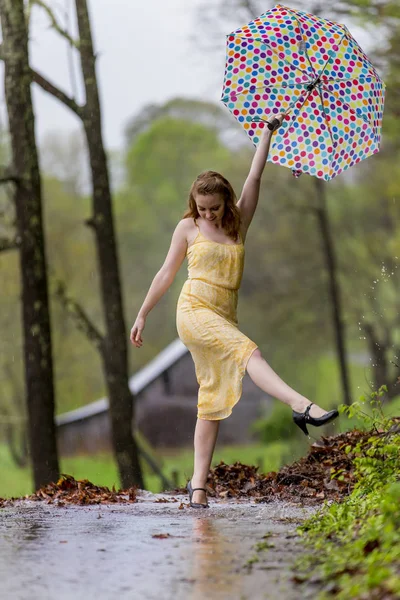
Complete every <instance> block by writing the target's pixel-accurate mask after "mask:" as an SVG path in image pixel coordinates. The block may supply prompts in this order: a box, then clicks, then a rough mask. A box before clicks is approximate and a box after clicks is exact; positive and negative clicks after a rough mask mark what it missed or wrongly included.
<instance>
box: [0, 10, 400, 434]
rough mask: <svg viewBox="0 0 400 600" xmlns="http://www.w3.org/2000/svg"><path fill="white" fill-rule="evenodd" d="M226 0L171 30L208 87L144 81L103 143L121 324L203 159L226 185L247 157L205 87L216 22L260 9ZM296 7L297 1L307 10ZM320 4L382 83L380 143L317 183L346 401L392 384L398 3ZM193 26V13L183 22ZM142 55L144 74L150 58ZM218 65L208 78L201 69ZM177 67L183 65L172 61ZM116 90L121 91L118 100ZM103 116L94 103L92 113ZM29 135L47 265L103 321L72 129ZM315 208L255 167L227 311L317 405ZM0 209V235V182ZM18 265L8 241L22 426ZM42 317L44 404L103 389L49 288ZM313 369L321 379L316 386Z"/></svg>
mask: <svg viewBox="0 0 400 600" xmlns="http://www.w3.org/2000/svg"><path fill="white" fill-rule="evenodd" d="M231 4H232V8H233V9H235V10H233V12H231V14H235V19H234V21H232V19H229V20H227V19H226V18H225V19H223V18H221V15H220V14H219V13H218V10H219V8H220V6H219V4H218V3H215V2H214V3H213V5H212V6H211V5H210V4H207V3H204V2H202V3H200V2H198V4H197V5H196V6H195V7H193V9H192V14H191V18H192V19H193V22H194V23H195V24H196V25H195V26H193V29H192V32H193V36H192V35H191V33H190V32H188V33H187V38H186V42H185V43H190V44H191V46H190V52H191V53H192V54H193V56H197V57H198V60H199V61H201V60H203V57H204V56H205V53H206V52H207V58H206V62H207V64H208V65H209V64H214V59H215V68H213V69H212V70H211V71H212V75H211V76H210V80H209V81H208V83H207V84H206V85H205V86H204V88H203V90H204V89H205V88H206V87H208V88H209V89H211V90H212V91H211V92H210V93H207V94H206V93H204V94H200V93H199V94H198V96H194V95H193V94H192V93H191V86H190V81H191V80H192V79H191V78H192V77H193V75H192V74H191V75H190V76H189V75H188V77H187V81H188V82H189V85H188V86H187V89H186V90H185V91H184V92H183V90H182V88H180V87H179V89H178V87H177V93H178V92H179V95H180V97H175V98H174V97H173V96H174V94H173V93H171V95H170V98H169V99H168V98H165V96H164V98H165V101H164V102H160V100H159V99H160V96H161V97H163V94H158V93H157V89H156V86H155V87H154V93H153V96H152V98H151V101H150V102H148V103H147V104H146V103H144V104H143V105H142V106H140V107H137V109H136V110H135V111H132V114H131V116H130V117H129V118H127V120H126V122H125V124H124V127H123V131H124V140H123V143H120V144H119V147H118V148H113V149H112V150H110V151H109V158H110V161H111V165H112V175H113V177H112V181H113V190H114V198H113V199H114V214H115V221H116V228H117V238H118V248H119V257H120V261H121V274H122V282H123V294H124V306H125V315H126V321H127V323H128V324H130V323H133V321H134V318H135V316H136V313H137V310H138V308H139V306H140V304H141V302H142V300H143V297H144V295H145V293H146V291H147V289H148V286H149V284H150V282H151V280H152V278H153V276H154V274H155V273H156V271H157V270H158V268H159V267H160V265H161V264H162V261H163V259H164V256H165V254H166V252H167V250H168V246H169V242H170V237H171V233H172V231H173V228H174V226H175V224H176V222H177V221H178V220H179V218H180V217H181V216H182V213H183V211H184V209H185V205H186V199H187V194H188V189H189V187H190V184H191V182H192V181H193V179H194V178H195V177H196V175H197V174H198V173H199V172H200V171H202V170H205V169H208V168H213V169H215V170H218V171H221V172H222V173H223V174H224V175H225V176H226V177H227V178H228V179H229V180H230V181H231V182H232V184H233V186H234V188H235V189H236V190H237V192H238V193H239V192H240V188H241V185H242V184H243V181H244V179H245V177H246V174H247V170H248V168H249V164H250V161H251V158H252V155H253V148H252V147H251V144H250V143H249V142H248V141H247V140H246V136H245V135H244V133H243V132H242V131H241V130H240V129H239V128H238V126H237V125H236V122H235V120H234V119H233V117H231V115H230V114H229V113H228V112H227V111H226V110H225V109H224V108H223V107H222V105H220V104H218V100H217V98H218V92H219V91H220V90H219V89H218V88H219V87H220V84H221V83H222V76H223V56H224V42H225V39H224V33H228V32H229V31H231V30H232V29H234V28H235V27H238V26H240V25H241V24H242V23H243V22H245V21H247V20H249V17H250V18H251V14H250V13H251V10H255V11H258V12H256V14H260V13H261V12H263V11H264V10H266V9H268V8H269V6H265V3H264V5H262V3H260V2H254V3H249V2H237V1H236V2H232V3H231ZM294 4H295V3H293V6H294ZM305 4H306V3H303V8H305V9H306V10H311V9H312V7H311V6H307V7H306V6H304V5H305ZM309 4H312V3H309ZM296 5H297V6H300V3H299V2H297V3H296ZM62 8H63V3H61V2H59V3H57V2H54V6H53V9H54V10H59V14H60V18H65V13H63V11H62V10H61V9H62ZM91 8H92V17H93V27H94V30H95V33H96V19H97V15H98V14H99V11H101V8H102V3H101V2H97V1H95V2H93V3H92V5H91ZM201 9H202V10H201ZM116 10H120V11H124V10H126V7H125V4H124V3H123V2H120V3H119V5H118V9H117V8H116ZM182 10H183V9H182ZM185 10H186V11H187V9H185ZM335 10H336V14H335V15H334V14H332V15H325V14H324V16H332V17H334V16H335V17H336V18H337V20H341V21H343V20H344V19H345V20H346V25H347V26H348V28H349V29H350V31H352V25H353V26H354V28H355V33H354V35H355V36H356V37H357V38H359V36H358V35H357V32H358V33H361V32H362V37H363V40H365V42H366V43H367V46H368V47H366V48H365V49H366V50H367V51H368V52H369V54H370V55H371V56H372V58H373V60H374V62H375V63H376V64H377V66H378V68H379V70H380V73H381V75H382V77H383V79H384V80H385V82H386V83H387V101H386V105H385V116H384V129H383V145H382V151H381V152H380V154H379V155H378V156H375V157H374V158H371V159H368V160H367V161H365V162H364V163H362V164H360V165H359V166H357V167H355V168H353V169H352V170H351V171H349V172H348V173H347V174H344V175H342V176H341V177H340V178H338V180H336V181H334V182H331V183H329V184H328V185H327V186H326V192H327V203H328V214H329V217H330V226H331V232H332V237H333V240H334V248H335V254H336V258H337V265H338V281H339V285H340V293H341V297H342V304H343V323H344V326H345V335H346V346H347V356H348V360H349V362H350V363H353V365H355V366H356V368H354V369H352V370H351V375H352V377H351V384H352V394H353V397H354V399H356V398H357V396H358V395H359V394H361V393H364V392H366V391H368V390H370V389H371V388H373V389H375V388H376V387H378V384H387V385H389V386H391V387H392V389H393V393H392V396H393V397H395V396H396V395H397V389H396V386H395V382H396V379H397V376H398V371H399V368H398V365H399V354H400V351H399V347H400V310H399V288H400V286H399V280H400V272H399V268H398V265H399V256H400V231H399V230H400V208H399V194H400V168H399V145H400V143H399V141H398V140H399V126H398V116H399V112H400V104H399V100H400V99H399V85H398V84H399V77H400V71H399V64H400V63H399V60H400V46H399V42H398V41H397V40H398V39H399V38H398V36H397V37H396V34H397V32H398V26H399V18H400V15H399V14H398V12H399V11H398V9H397V8H396V5H395V4H394V3H391V2H374V1H373V0H371V1H369V2H367V1H364V2H350V1H349V2H343V3H339V4H338V5H337V8H336V9H335ZM341 11H342V14H340V13H341ZM315 12H316V11H315ZM182 14H183V13H182ZM236 17H237V18H236ZM132 18H134V16H132ZM185 19H187V14H186V13H185ZM199 24H202V26H201V27H197V25H199ZM34 25H35V23H34ZM37 26H38V27H43V26H44V25H43V23H42V24H41V25H40V23H38V24H37ZM199 29H200V30H201V31H206V32H207V35H202V36H201V37H202V39H199V35H198V33H197V32H198V30H199ZM216 30H217V32H216ZM218 30H219V31H218ZM32 31H33V32H34V31H35V29H34V27H33V28H32ZM37 31H40V28H39V29H38V30H37ZM377 32H378V33H379V35H377ZM191 37H193V39H191ZM180 39H181V40H182V32H181V33H180ZM125 42H126V44H127V45H126V47H125V50H124V52H125V53H127V48H129V47H130V46H129V44H131V46H132V48H131V50H130V52H132V53H135V52H138V48H137V47H135V40H134V38H133V39H132V41H130V40H125ZM153 43H154V42H153ZM35 45H40V35H36V36H34V37H33V39H32V46H33V47H34V46H35ZM64 50H65V60H66V61H67V63H68V61H70V64H71V65H73V61H74V51H73V50H69V49H68V45H66V46H65V48H64ZM33 51H34V48H33ZM166 51H167V48H166ZM157 52H158V54H159V53H160V49H158V51H157ZM103 55H104V56H107V44H106V43H104V47H102V48H99V60H98V64H97V68H98V72H99V74H100V75H101V70H102V56H103ZM154 60H156V59H154ZM150 62H151V61H150ZM183 62H185V61H183ZM154 67H155V72H154V76H155V75H156V73H157V68H156V67H157V64H156V63H155V65H154ZM115 68H117V66H115ZM171 68H173V67H171ZM218 69H219V73H220V81H218V77H216V73H217V72H218ZM149 70H151V69H149ZM189 70H190V67H188V73H189ZM204 73H205V71H204V70H203V75H204ZM204 76H205V75H204ZM100 82H101V86H102V88H103V93H104V88H105V87H107V85H108V83H107V80H106V79H101V77H100ZM143 83H144V82H143V81H141V80H140V79H137V80H136V82H135V84H136V86H137V87H138V88H140V87H141V86H143ZM68 85H70V86H71V88H72V94H73V93H74V89H73V88H74V85H77V88H78V87H79V85H78V83H77V82H76V81H75V79H74V69H73V68H72V70H71V78H70V79H69V82H68V80H65V81H64V87H67V86H68ZM111 85H112V84H111ZM193 87H195V86H193ZM76 93H79V92H78V91H77V92H76ZM113 93H114V94H115V96H116V97H117V101H116V102H115V104H114V106H113V109H112V110H113V111H114V112H116V113H118V98H119V92H118V89H115V88H113ZM149 100H150V98H149ZM125 103H126V98H124V99H123V101H121V105H122V106H125ZM40 113H41V104H40V102H39V101H37V102H36V114H37V116H38V118H39V120H40ZM107 119H108V116H107V113H105V115H104V120H105V121H107ZM3 123H4V121H3ZM60 124H61V127H60V129H64V127H63V126H62V125H63V121H60ZM114 135H115V134H114ZM117 137H118V136H115V137H111V139H117ZM40 142H41V143H40V155H41V156H40V158H41V165H42V175H43V180H44V194H45V204H44V210H45V230H46V238H47V254H48V260H49V266H50V269H51V271H52V272H54V273H57V276H59V277H60V278H61V279H63V280H64V281H65V282H67V284H68V290H69V292H70V293H71V294H72V295H73V296H75V297H77V298H79V301H80V302H81V304H82V305H83V306H84V308H85V310H86V312H87V313H88V314H89V315H90V316H91V318H92V320H93V321H94V322H95V323H96V324H97V326H98V327H99V329H103V328H104V323H103V322H102V319H103V317H102V310H101V306H100V300H99V294H98V274H97V265H96V260H95V253H94V247H93V237H92V233H91V232H90V230H89V229H88V228H87V227H86V226H85V220H86V219H87V218H88V216H89V212H90V208H89V206H90V200H89V193H88V176H87V167H86V162H87V156H86V150H85V146H84V141H83V137H82V135H81V132H80V131H78V130H77V129H74V128H72V129H71V132H66V131H65V129H64V132H63V133H60V132H56V131H55V132H52V133H51V134H50V135H46V136H42V137H41V139H40ZM8 156H9V142H8V134H7V131H6V129H5V127H4V126H3V128H2V139H1V163H2V164H6V163H7V158H8ZM316 207H317V199H316V195H315V187H314V185H313V180H312V179H311V178H309V177H306V176H303V177H301V178H300V179H299V180H295V179H294V178H293V177H292V175H291V173H290V172H289V171H287V170H285V169H281V168H278V167H275V168H274V167H272V166H271V165H267V167H266V172H265V176H264V179H263V185H262V192H261V198H260V205H259V208H258V211H257V215H256V218H255V221H254V223H253V225H252V228H251V232H250V235H249V238H248V241H247V246H246V253H247V255H246V269H245V275H244V279H243V283H242V290H241V298H240V306H239V320H240V322H241V327H242V329H243V330H244V331H245V333H246V334H248V335H249V337H251V338H253V339H255V340H256V341H257V343H258V344H259V345H260V348H261V350H262V351H263V353H264V355H265V356H266V357H267V359H268V360H269V362H270V363H271V364H272V365H273V367H274V368H275V369H276V370H277V371H278V372H279V373H280V374H281V375H282V376H283V378H284V379H286V380H287V381H288V383H290V384H291V385H292V386H294V387H295V388H297V389H300V390H301V391H302V393H303V394H305V395H307V396H309V397H312V398H313V397H315V393H316V392H317V391H318V390H321V389H323V390H324V393H325V397H324V399H323V400H321V403H322V404H323V405H324V406H326V407H329V406H330V405H331V404H333V403H335V402H337V401H338V400H339V401H340V400H341V398H340V382H339V376H338V369H337V367H336V366H335V346H334V330H333V326H332V319H331V304H330V297H329V285H328V274H327V269H326V264H325V260H324V255H323V251H322V240H321V234H320V230H319V228H318V224H317V216H316ZM0 209H1V218H0V237H1V238H5V237H7V236H9V235H10V232H12V228H13V221H14V212H13V207H12V204H11V203H10V199H9V195H8V193H7V190H6V189H4V188H3V189H2V190H1V197H0ZM18 269H19V266H18V257H17V252H15V251H8V252H2V253H0V281H1V294H0V331H1V338H0V382H1V388H0V389H1V393H0V419H1V420H2V422H3V423H11V422H12V423H14V424H17V425H18V426H19V427H21V428H23V426H24V419H25V418H26V415H25V406H24V386H23V363H22V336H21V322H20V281H19V272H18ZM185 277H186V273H185V268H182V270H181V272H180V274H179V276H178V277H177V280H176V281H175V283H174V285H173V286H172V288H171V290H170V291H169V292H168V294H167V295H166V297H165V298H164V299H163V300H162V301H161V303H160V305H159V306H158V307H157V308H156V309H155V310H154V312H152V314H151V316H150V317H149V319H148V323H147V326H146V330H145V345H144V346H143V348H142V349H141V350H140V351H134V350H133V349H131V351H130V359H129V361H130V362H129V366H130V372H131V373H134V372H135V371H137V370H138V369H139V368H140V367H142V366H143V365H144V364H145V363H146V362H147V361H148V360H150V359H151V358H153V357H154V356H155V355H156V354H157V353H158V352H159V351H160V350H162V349H163V348H164V347H165V346H166V345H167V344H168V343H169V342H171V341H172V340H173V339H175V337H176V327H175V307H176V300H177V296H178V294H179V290H180V287H181V285H182V283H183V281H184V279H185ZM51 317H52V325H53V341H54V361H55V384H56V412H57V413H58V414H59V413H62V412H65V411H67V410H71V409H74V408H77V407H79V406H82V405H84V404H87V403H88V402H91V401H93V400H96V399H97V398H99V397H101V396H103V395H105V387H104V380H103V375H102V372H101V364H100V360H99V356H98V354H97V352H96V350H95V349H94V348H93V346H92V345H91V344H90V342H89V341H88V340H87V339H86V338H85V336H83V335H82V334H81V333H80V332H79V331H77V330H76V328H75V325H74V323H73V322H72V321H71V320H69V319H68V318H67V317H66V315H65V312H64V310H63V308H62V307H61V306H60V305H59V303H58V302H57V301H56V299H55V298H52V300H51ZM327 364H328V365H329V366H328V367H327V366H326V365H327ZM327 371H328V372H329V376H327V375H328V373H327ZM332 371H333V377H332ZM324 379H325V381H329V382H330V387H329V389H327V387H326V385H324ZM318 401H319V399H318Z"/></svg>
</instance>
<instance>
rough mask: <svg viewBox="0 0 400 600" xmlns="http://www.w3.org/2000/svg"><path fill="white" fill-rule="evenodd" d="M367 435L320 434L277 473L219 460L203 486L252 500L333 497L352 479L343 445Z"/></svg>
mask: <svg viewBox="0 0 400 600" xmlns="http://www.w3.org/2000/svg"><path fill="white" fill-rule="evenodd" d="M369 437H371V433H370V432H369V433H368V432H362V431H357V430H354V431H349V432H346V433H340V434H339V435H335V436H330V437H322V438H321V439H320V440H318V441H317V442H315V443H314V444H312V445H311V447H310V450H309V453H308V455H307V456H305V457H303V458H301V459H300V460H298V461H296V462H294V463H292V464H291V465H287V466H284V467H282V468H281V469H280V470H279V471H278V472H277V473H276V472H271V473H266V474H261V473H258V467H253V466H248V465H243V464H241V463H239V462H237V463H235V464H234V465H226V464H225V463H224V462H221V463H220V464H219V465H217V466H216V467H215V468H214V469H212V471H211V472H210V474H209V476H208V480H207V487H208V489H209V490H210V495H213V496H216V497H219V498H226V497H228V498H245V497H252V498H254V499H255V501H256V502H271V501H272V500H273V499H275V498H279V499H282V500H288V501H292V502H302V503H307V504H314V503H317V502H322V501H323V500H325V499H331V500H336V501H337V500H340V499H341V498H343V497H345V496H347V495H348V494H349V493H350V492H351V490H352V488H353V485H354V483H355V474H354V470H353V464H352V460H351V453H347V452H346V447H347V446H350V447H351V448H354V447H355V446H356V445H357V444H358V442H360V441H362V440H365V441H367V440H368V438H369ZM334 473H335V474H336V477H335V478H332V475H333V474H334ZM338 477H340V479H339V478H338Z"/></svg>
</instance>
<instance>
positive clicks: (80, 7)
mask: <svg viewBox="0 0 400 600" xmlns="http://www.w3.org/2000/svg"><path fill="white" fill-rule="evenodd" d="M76 12H77V22H78V29H79V37H80V46H79V49H80V60H81V66H82V74H83V80H84V85H85V91H86V105H85V107H84V109H83V125H84V129H85V133H86V138H87V144H88V150H89V156H90V168H91V175H92V183H93V216H92V219H91V221H90V224H91V225H92V227H93V229H94V231H95V235H96V247H97V259H98V264H99V270H100V280H101V295H102V302H103V307H104V311H105V320H106V336H105V340H104V348H103V352H102V357H103V364H104V370H105V373H106V380H107V389H108V396H109V402H110V417H111V429H112V439H113V447H114V452H115V456H116V460H117V464H118V468H119V473H120V477H121V484H122V487H124V488H127V487H130V486H132V485H134V484H136V485H139V486H140V487H143V478H142V472H141V468H140V462H139V454H138V448H137V445H136V441H135V438H134V436H133V433H132V426H133V422H134V399H133V396H132V394H131V391H130V389H129V385H128V354H127V333H126V327H125V321H124V313H123V305H122V294H121V285H120V275H119V264H118V257H117V248H116V241H115V233H114V221H113V214H112V198H111V191H110V183H109V178H108V165H107V157H106V153H105V151H104V144H103V138H102V128H101V111H100V101H99V95H98V88H97V79H96V69H95V56H94V53H93V43H92V34H91V28H90V20H89V14H88V8H87V2H86V0H76Z"/></svg>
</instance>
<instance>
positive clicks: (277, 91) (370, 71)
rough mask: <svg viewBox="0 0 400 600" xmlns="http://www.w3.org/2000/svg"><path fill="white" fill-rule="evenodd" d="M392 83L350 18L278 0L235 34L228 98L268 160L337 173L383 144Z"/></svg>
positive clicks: (324, 174)
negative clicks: (275, 124) (268, 138)
mask: <svg viewBox="0 0 400 600" xmlns="http://www.w3.org/2000/svg"><path fill="white" fill-rule="evenodd" d="M384 88H385V85H384V83H383V82H382V80H381V79H380V77H379V75H378V73H377V72H376V70H375V68H374V67H373V65H372V64H371V62H370V61H369V59H368V58H367V56H366V55H365V54H364V52H363V51H362V49H361V48H360V46H359V45H358V43H357V42H356V41H355V39H354V38H353V37H352V36H351V34H350V32H349V31H348V29H347V28H346V27H345V26H344V25H340V24H338V23H335V22H333V21H328V20H327V19H322V18H320V17H317V16H315V15H312V14H309V13H305V12H302V11H299V10H294V9H291V8H288V7H286V6H282V5H279V4H278V5H277V6H275V7H274V8H273V9H271V10H269V11H267V12H266V13H264V14H263V15H261V16H260V17H259V18H257V19H255V20H254V21H251V22H250V23H248V24H247V25H244V26H243V27H240V28H239V29H237V30H236V31H234V32H232V33H231V34H229V35H228V36H227V60H226V68H225V78H224V85H223V91H222V98H221V100H222V102H223V103H224V104H225V105H226V106H227V107H228V109H229V110H230V111H231V112H232V113H233V115H234V116H235V117H236V118H237V120H238V121H239V122H240V123H241V124H242V125H243V127H244V129H245V131H246V133H247V134H248V136H249V137H250V139H251V140H252V142H253V143H254V144H257V143H258V141H259V139H260V135H261V133H262V129H263V128H264V127H265V122H264V121H265V120H266V119H268V118H269V119H270V118H271V117H272V116H273V115H274V114H277V113H279V112H287V113H288V114H286V116H285V120H284V121H283V124H282V126H281V127H280V128H279V130H278V131H277V132H276V133H275V134H274V136H273V138H272V142H271V148H270V152H269V156H268V161H270V162H273V163H275V164H279V165H283V166H286V167H289V168H291V169H292V171H293V172H294V174H295V175H298V174H300V173H308V174H310V175H315V176H316V177H318V178H320V179H325V180H330V179H332V178H333V177H335V176H336V175H339V173H341V172H342V171H343V170H345V169H348V168H349V167H351V166H352V165H354V164H356V163H358V162H360V161H361V160H363V159H364V158H366V157H368V156H371V155H372V154H374V153H376V152H378V151H379V145H380V139H381V126H382V115H383V102H384Z"/></svg>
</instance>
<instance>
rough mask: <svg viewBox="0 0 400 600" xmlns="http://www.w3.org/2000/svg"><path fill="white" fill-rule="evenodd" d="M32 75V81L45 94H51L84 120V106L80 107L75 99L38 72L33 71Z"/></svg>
mask: <svg viewBox="0 0 400 600" xmlns="http://www.w3.org/2000/svg"><path fill="white" fill-rule="evenodd" d="M31 73H32V81H34V82H35V83H37V85H39V86H40V87H41V88H42V89H43V90H44V91H45V92H47V93H48V94H51V95H52V96H54V97H55V98H57V100H59V101H60V102H62V103H63V104H65V106H67V107H68V108H70V109H71V110H72V111H73V112H74V113H75V114H76V115H77V116H78V117H79V118H80V119H83V110H84V106H80V105H79V104H78V103H77V102H75V100H74V99H73V98H71V97H70V96H68V95H67V94H66V93H65V92H63V91H62V90H60V89H59V88H58V87H56V86H55V85H54V84H53V83H51V82H50V81H49V80H48V79H46V78H45V77H43V75H40V73H38V72H37V71H34V70H33V69H31Z"/></svg>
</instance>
